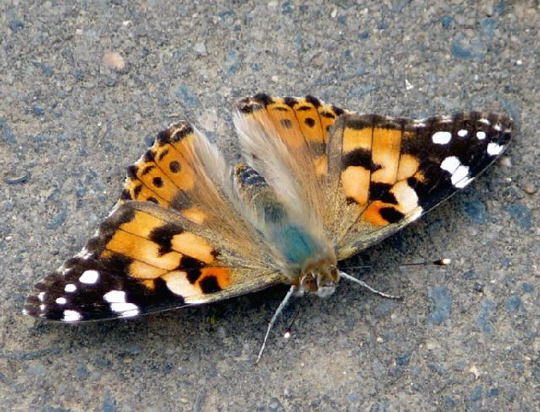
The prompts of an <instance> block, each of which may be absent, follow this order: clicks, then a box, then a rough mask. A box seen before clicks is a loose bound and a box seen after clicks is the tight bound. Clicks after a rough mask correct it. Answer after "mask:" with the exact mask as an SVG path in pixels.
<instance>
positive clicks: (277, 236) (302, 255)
mask: <svg viewBox="0 0 540 412" xmlns="http://www.w3.org/2000/svg"><path fill="white" fill-rule="evenodd" d="M236 177H237V184H238V186H239V189H240V191H241V192H242V195H243V197H244V198H245V199H244V200H246V201H247V202H248V203H251V204H252V206H253V207H254V209H255V211H256V214H257V215H258V217H259V218H260V221H261V222H264V224H265V225H266V226H267V227H268V226H270V229H269V230H266V231H265V232H266V235H267V236H268V237H269V238H268V239H267V240H268V241H269V242H271V243H272V244H273V245H275V247H276V248H277V249H278V250H279V252H280V254H281V255H282V256H283V258H284V259H285V261H286V262H287V263H288V264H290V265H292V266H302V265H303V264H304V263H306V262H307V261H308V260H309V259H310V258H313V257H314V256H317V255H318V254H320V253H321V252H322V248H321V245H320V244H319V242H318V241H317V240H316V239H315V238H314V237H313V236H312V235H311V234H310V233H309V231H308V230H307V229H306V228H304V227H302V225H299V224H297V223H294V222H291V218H290V216H289V214H288V213H287V210H286V208H285V206H284V205H283V204H282V203H281V202H280V201H279V200H278V199H277V196H276V195H275V193H274V192H273V190H272V189H271V188H270V187H269V186H268V183H267V182H266V180H265V179H264V177H262V176H261V175H260V174H259V173H258V172H257V171H256V170H254V169H253V168H251V167H249V166H245V165H238V166H237V167H236Z"/></svg>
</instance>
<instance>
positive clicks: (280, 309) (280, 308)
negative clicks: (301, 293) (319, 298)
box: [255, 285, 296, 364]
mask: <svg viewBox="0 0 540 412" xmlns="http://www.w3.org/2000/svg"><path fill="white" fill-rule="evenodd" d="M294 292H296V286H294V285H293V286H291V288H290V289H289V291H288V292H287V294H286V295H285V297H284V298H283V300H282V301H281V303H280V304H279V306H278V308H277V310H276V312H275V313H274V316H272V319H270V323H269V324H268V328H267V329H266V335H264V340H263V343H262V345H261V349H260V350H259V355H258V356H257V360H256V361H255V364H257V363H259V361H260V360H261V357H262V354H263V352H264V348H265V347H266V341H267V340H268V336H269V335H270V331H271V330H272V328H273V327H274V323H276V319H277V318H278V316H279V315H280V314H281V312H283V309H285V306H287V303H289V300H290V299H291V297H292V295H293V294H294Z"/></svg>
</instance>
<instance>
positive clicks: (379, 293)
mask: <svg viewBox="0 0 540 412" xmlns="http://www.w3.org/2000/svg"><path fill="white" fill-rule="evenodd" d="M339 274H340V276H341V277H343V278H345V279H347V280H350V281H351V282H354V283H358V284H359V285H360V286H363V287H365V288H366V289H367V290H369V291H370V292H372V293H375V294H376V295H379V296H382V297H383V298H387V299H396V300H402V299H403V297H402V296H395V295H389V294H388V293H384V292H381V291H380V290H377V289H374V288H372V287H371V286H369V285H368V284H367V283H366V282H364V281H363V280H360V279H356V278H355V277H353V276H351V275H349V274H347V273H345V272H339Z"/></svg>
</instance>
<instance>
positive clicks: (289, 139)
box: [235, 94, 345, 243]
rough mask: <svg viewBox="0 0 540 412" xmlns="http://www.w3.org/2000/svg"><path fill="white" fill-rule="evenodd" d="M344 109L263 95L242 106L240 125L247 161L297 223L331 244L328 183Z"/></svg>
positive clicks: (238, 116) (239, 107)
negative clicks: (333, 139) (331, 142)
mask: <svg viewBox="0 0 540 412" xmlns="http://www.w3.org/2000/svg"><path fill="white" fill-rule="evenodd" d="M344 113H345V111H344V110H342V109H340V108H338V107H336V106H331V105H327V104H324V103H323V102H321V101H320V100H319V99H317V98H315V97H312V96H306V97H302V98H300V97H270V96H268V95H265V94H258V95H255V96H253V97H248V98H245V99H243V100H241V101H240V102H239V103H238V104H237V113H236V116H235V125H236V128H237V130H238V132H239V138H240V145H241V148H242V152H243V156H244V158H245V160H246V162H247V163H248V164H249V166H251V167H252V168H253V169H255V170H257V172H258V173H260V174H261V175H262V176H264V178H265V179H266V181H267V182H268V184H269V185H270V186H271V187H272V188H273V190H274V191H275V192H276V194H277V196H278V198H279V199H280V201H281V202H282V203H284V204H285V205H286V207H287V210H288V211H289V213H291V215H293V216H294V217H293V219H294V220H296V221H298V222H301V223H302V225H303V226H304V227H307V228H309V229H310V230H311V232H313V235H314V236H315V238H319V239H320V240H321V241H322V242H323V243H327V241H326V239H325V237H326V235H325V233H326V231H325V228H324V222H325V221H326V220H328V219H329V218H327V217H326V215H327V214H328V210H327V207H326V205H327V204H328V203H329V199H330V198H332V195H331V194H329V193H328V191H327V190H326V186H325V184H324V180H325V175H326V173H327V169H328V159H327V154H326V147H327V142H328V139H329V137H330V129H331V127H332V125H333V124H334V122H335V121H336V119H338V118H339V116H340V115H342V114H344Z"/></svg>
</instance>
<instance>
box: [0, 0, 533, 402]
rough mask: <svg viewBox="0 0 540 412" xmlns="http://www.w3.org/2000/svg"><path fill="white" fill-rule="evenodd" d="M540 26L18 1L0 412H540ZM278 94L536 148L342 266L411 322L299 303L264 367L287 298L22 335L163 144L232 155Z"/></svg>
mask: <svg viewBox="0 0 540 412" xmlns="http://www.w3.org/2000/svg"><path fill="white" fill-rule="evenodd" d="M539 22H540V14H539V8H538V2H537V1H532V0H516V1H508V0H488V1H483V2H477V1H463V0H453V1H442V0H437V1H408V0H384V1H380V2H379V1H339V2H333V3H332V2H323V1H312V2H304V3H303V4H300V3H297V2H293V1H275V0H272V1H269V2H250V1H241V0H238V1H234V0H233V1H221V2H215V3H207V2H203V1H200V2H199V1H195V2H180V1H174V0H168V1H163V2H160V1H155V0H148V1H126V0H109V1H106V0H97V1H76V2H62V1H56V0H48V1H30V0H27V1H24V0H21V1H18V0H7V1H6V0H5V1H2V2H0V46H1V47H0V148H1V151H0V173H1V176H0V188H1V197H0V211H1V215H2V220H1V223H0V259H1V262H2V269H1V273H2V286H1V288H0V296H1V299H0V310H1V313H2V317H1V320H0V404H1V405H2V409H4V410H6V409H7V410H39V411H48V412H52V411H79V410H102V411H107V412H110V411H116V410H118V411H132V410H133V411H138V410H140V411H143V410H152V411H160V410H179V411H182V410H193V411H199V410H202V411H212V410H223V411H237V410H261V411H262V410H268V411H281V410H286V411H301V410H334V409H336V410H373V411H387V410H388V411H391V410H472V411H475V410H479V411H480V410H482V411H488V410H515V411H533V410H538V408H539V403H540V399H539V395H538V393H539V392H538V385H539V378H540V365H539V363H538V362H539V361H538V350H539V340H538V290H539V286H538V276H539V270H538V255H539V251H540V250H539V233H540V231H539V227H538V219H539V209H538V190H539V185H540V182H539V179H538V170H539V163H538V156H539V154H540V151H539V146H538V144H537V139H538V132H537V130H538V129H539V128H540V121H539V119H540V110H539V101H538V89H539V83H538V69H539V66H538V54H539V48H538V45H539V39H538V28H539ZM111 52H112V53H113V54H108V53H111ZM116 53H117V54H118V55H116ZM259 91H266V92H267V93H271V94H276V95H304V94H307V93H309V94H313V95H316V96H319V97H321V98H323V99H324V100H326V101H328V102H331V103H334V104H336V105H340V106H342V107H346V108H349V109H352V110H357V111H360V112H375V113H384V114H391V115H406V116H412V117H415V116H426V115H430V114H436V113H439V114H440V113H451V112H454V111H459V110H470V109H484V110H486V109H490V110H495V111H502V112H507V113H509V114H511V115H512V116H513V117H515V119H516V123H517V126H518V128H517V129H518V130H517V132H516V134H515V140H514V142H513V146H512V148H511V149H510V150H509V152H508V153H507V155H506V156H505V157H504V158H503V159H502V161H499V162H498V163H497V164H496V165H495V166H493V167H492V168H491V170H489V171H488V172H487V173H486V174H485V175H484V176H483V177H482V178H480V179H478V180H477V181H475V182H474V184H472V185H471V186H470V187H469V188H467V190H466V191H464V192H463V193H461V194H459V195H458V196H456V197H454V198H453V199H452V200H451V201H449V202H447V203H446V204H445V205H443V206H441V207H439V208H438V209H437V210H435V211H434V212H432V213H431V214H430V215H428V216H426V217H425V218H424V219H422V220H421V221H419V222H417V223H415V224H414V225H412V226H411V227H409V228H407V229H406V230H404V231H403V232H402V233H399V234H397V235H395V236H393V237H392V238H390V239H389V240H387V241H385V242H383V243H382V244H380V245H378V246H377V247H374V248H372V249H370V250H368V251H365V252H364V253H361V254H360V255H359V256H358V257H356V258H354V259H351V260H350V261H348V262H344V266H353V265H360V264H366V263H368V264H372V265H373V267H372V268H371V269H368V270H366V269H364V270H351V272H354V273H355V274H358V275H363V276H364V277H363V279H365V280H367V281H368V282H370V283H371V284H372V285H373V286H376V287H377V288H379V289H383V290H386V291H391V292H393V293H400V294H403V295H404V296H405V300H404V302H403V303H395V302H390V301H385V300H382V299H380V298H379V297H377V296H373V295H370V294H366V292H365V291H363V290H361V289H360V288H358V287H356V286H352V285H350V284H342V285H340V288H339V289H338V291H337V293H335V294H334V295H333V296H332V297H330V298H329V299H326V300H320V299H317V298H311V299H298V300H296V301H295V302H294V303H293V305H291V307H290V308H289V309H288V310H287V311H286V313H285V315H284V317H283V318H282V320H281V321H280V322H278V325H277V327H276V329H275V333H274V334H273V335H272V338H271V340H270V342H269V348H268V351H267V353H266V355H265V357H264V358H263V361H262V362H261V364H259V365H258V366H253V360H254V357H255V354H256V351H257V350H258V348H259V345H260V343H261V338H262V336H263V332H264V329H265V328H266V325H267V322H268V320H269V318H270V317H271V315H272V313H273V311H274V309H275V308H276V307H277V305H278V303H279V301H280V299H281V297H282V296H283V293H284V289H283V288H275V289H272V290H268V291H265V292H262V293H258V294H254V295H249V296H244V297H240V298H237V299H234V300H231V301H228V302H223V303H219V304H214V305H211V306H206V307H199V308H190V309H187V310H181V311H176V312H173V313H166V314H162V315H158V316H151V317H147V318H143V319H140V320H135V321H130V322H109V323H102V324H92V325H85V326H76V327H69V326H65V325H55V324H46V323H42V322H37V321H34V320H33V319H30V318H27V317H23V316H22V315H21V308H22V304H23V301H24V298H25V296H26V294H27V292H28V291H29V289H30V287H31V286H32V285H33V284H34V283H35V282H36V281H37V280H38V279H39V278H40V277H42V276H43V275H44V274H46V273H48V272H49V271H51V270H53V269H55V268H56V267H58V266H59V265H60V264H61V263H62V261H63V260H64V259H66V258H68V257H71V256H72V255H73V254H74V253H76V252H77V251H78V250H79V249H80V248H81V247H82V245H83V244H84V242H85V239H86V238H87V237H88V236H89V235H90V234H91V233H92V232H93V231H94V229H95V228H96V226H97V225H98V223H99V221H100V220H101V219H103V218H104V217H105V216H106V215H107V214H108V212H109V210H110V208H111V206H112V205H113V203H114V202H115V201H116V198H117V196H118V194H119V192H120V188H121V185H122V181H123V177H124V170H125V167H126V166H127V165H129V164H130V163H131V162H133V161H134V160H135V159H136V158H137V157H138V156H139V155H140V154H142V153H143V151H144V150H145V147H146V145H147V144H148V143H150V142H151V141H152V138H153V136H154V135H155V134H156V133H157V132H158V131H160V130H161V129H163V128H164V127H165V126H167V125H168V124H169V123H170V122H172V121H175V120H180V119H183V118H187V119H190V120H193V121H196V122H197V124H198V125H199V126H200V127H201V128H202V129H205V130H207V131H208V132H209V133H210V135H212V136H214V137H215V138H216V140H217V141H219V142H220V144H221V145H222V146H223V147H224V148H225V150H226V152H227V153H228V155H229V156H231V157H233V156H234V154H235V150H236V147H237V146H236V140H235V137H234V135H233V134H232V130H231V126H232V124H231V117H230V107H231V105H232V103H233V102H234V101H235V100H237V99H238V98H240V97H242V96H245V95H251V94H253V93H255V92H259ZM440 257H449V258H452V259H453V260H454V264H453V265H452V266H450V267H448V268H434V267H420V268H406V267H400V266H399V265H400V263H404V262H413V261H417V260H422V259H433V258H440ZM292 319H295V321H294V323H293V325H292V327H291V337H290V338H289V339H285V338H284V337H283V333H284V331H285V330H286V329H287V327H288V326H289V324H290V323H291V321H292Z"/></svg>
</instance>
